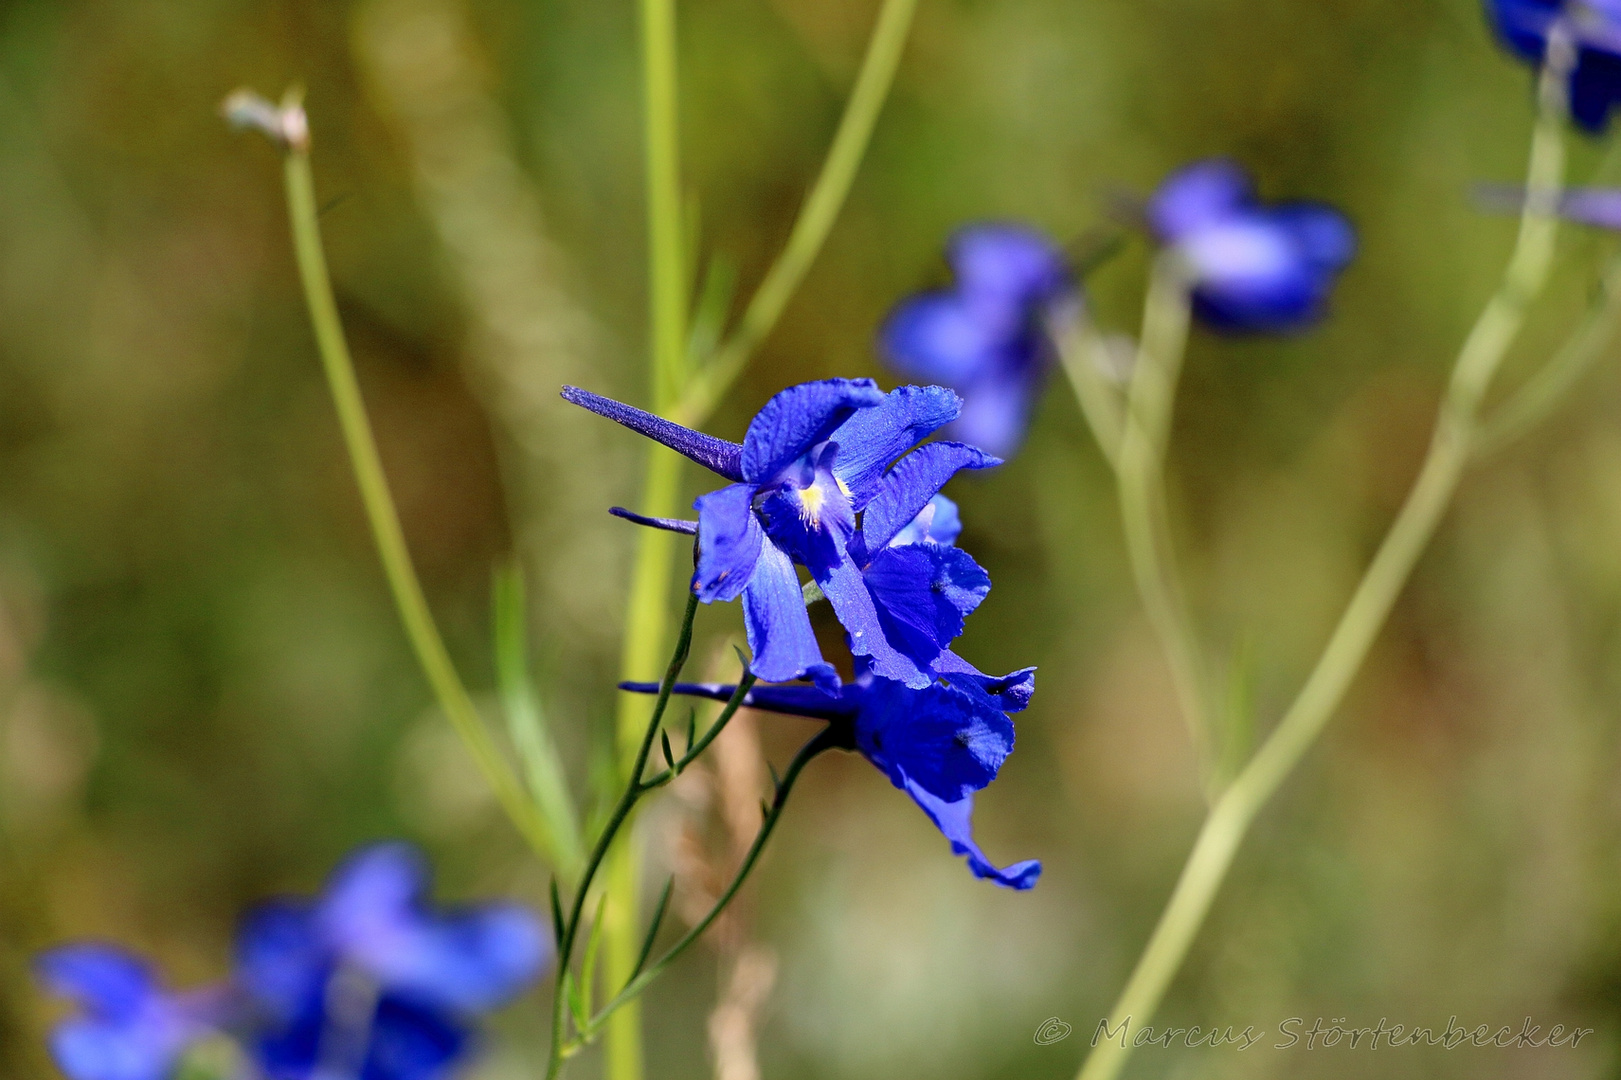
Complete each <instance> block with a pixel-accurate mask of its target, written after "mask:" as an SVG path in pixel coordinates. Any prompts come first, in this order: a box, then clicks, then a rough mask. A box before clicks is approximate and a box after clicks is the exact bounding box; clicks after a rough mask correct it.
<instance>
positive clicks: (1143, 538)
mask: <svg viewBox="0 0 1621 1080" xmlns="http://www.w3.org/2000/svg"><path fill="white" fill-rule="evenodd" d="M1188 318H1189V299H1188V287H1187V282H1186V277H1185V275H1184V273H1183V271H1182V269H1181V266H1180V263H1179V260H1178V259H1177V258H1176V257H1175V256H1174V255H1171V254H1166V255H1162V256H1160V258H1159V260H1158V261H1157V262H1155V264H1154V269H1153V273H1152V276H1151V277H1150V279H1149V284H1148V295H1147V299H1146V300H1145V301H1144V305H1143V328H1142V337H1141V340H1140V342H1139V345H1138V349H1137V364H1136V367H1135V369H1134V370H1133V371H1132V377H1131V394H1130V397H1129V399H1128V400H1127V405H1126V411H1125V416H1124V423H1123V429H1122V432H1121V437H1120V454H1119V458H1118V468H1117V472H1118V473H1119V481H1120V482H1119V492H1120V520H1121V527H1122V529H1123V531H1124V533H1125V539H1126V554H1127V556H1128V558H1129V560H1130V562H1131V571H1132V576H1133V578H1134V579H1135V581H1136V584H1137V592H1138V594H1139V595H1140V596H1141V598H1142V602H1143V610H1144V611H1145V612H1146V613H1147V615H1148V621H1149V623H1150V624H1151V625H1152V626H1153V628H1154V633H1155V634H1156V635H1158V637H1159V640H1160V645H1161V647H1162V648H1163V649H1164V650H1165V657H1166V660H1167V661H1168V662H1169V664H1170V668H1171V678H1172V682H1173V683H1174V685H1175V687H1176V696H1177V702H1178V704H1179V705H1180V706H1181V710H1182V718H1183V720H1184V721H1185V722H1186V724H1187V727H1188V732H1189V735H1190V736H1191V738H1192V739H1193V745H1194V747H1195V748H1196V750H1197V756H1198V759H1199V763H1200V766H1201V768H1202V769H1204V770H1206V772H1207V773H1208V769H1209V768H1210V765H1211V761H1212V756H1211V754H1210V746H1209V743H1210V729H1209V722H1208V720H1207V718H1206V708H1205V702H1206V693H1207V684H1206V681H1205V678H1204V673H1203V663H1202V660H1201V653H1200V648H1199V644H1198V640H1197V636H1196V635H1195V633H1194V630H1193V622H1192V619H1191V618H1190V617H1189V615H1188V607H1187V601H1186V599H1185V597H1184V594H1183V590H1182V584H1181V579H1180V578H1179V577H1178V575H1177V572H1176V560H1175V557H1174V553H1173V551H1172V544H1171V535H1170V521H1169V516H1168V514H1167V512H1166V508H1165V451H1166V446H1167V443H1168V442H1169V436H1170V430H1171V414H1172V411H1173V409H1174V407H1175V402H1176V385H1177V380H1178V377H1179V376H1180V374H1181V371H1182V356H1183V353H1184V352H1185V351H1186V348H1187V339H1188ZM1082 362H1085V361H1084V360H1083V361H1082Z"/></svg>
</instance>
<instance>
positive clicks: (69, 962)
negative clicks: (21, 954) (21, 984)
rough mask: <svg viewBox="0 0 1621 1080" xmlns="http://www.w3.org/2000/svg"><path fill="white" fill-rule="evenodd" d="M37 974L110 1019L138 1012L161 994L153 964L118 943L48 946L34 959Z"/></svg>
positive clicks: (59, 993)
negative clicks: (50, 947) (122, 947)
mask: <svg viewBox="0 0 1621 1080" xmlns="http://www.w3.org/2000/svg"><path fill="white" fill-rule="evenodd" d="M34 974H35V977H37V978H38V979H39V981H40V982H41V983H42V984H44V986H45V988H46V989H47V990H49V991H50V992H51V993H52V994H55V995H57V996H58V997H64V998H68V999H70V1000H72V1001H76V1002H78V1003H79V1004H80V1005H81V1006H83V1007H84V1008H85V1009H86V1010H88V1011H90V1012H91V1013H93V1014H95V1015H97V1016H100V1017H104V1018H106V1019H109V1020H123V1019H127V1018H129V1017H131V1016H134V1015H136V1014H138V1013H139V1012H140V1011H141V1010H142V1009H145V1008H146V1007H147V1006H148V1005H149V1004H150V1003H151V1002H152V1000H153V998H154V997H156V996H157V995H158V987H157V979H156V977H155V976H154V974H153V972H152V967H151V965H150V964H148V963H147V962H146V961H145V960H143V959H141V958H140V957H138V956H135V955H133V954H131V953H129V952H127V951H126V950H124V949H121V948H119V947H118V946H116V945H103V944H99V943H93V942H92V943H84V944H76V945H60V946H58V947H56V948H54V949H48V950H46V951H45V952H42V953H40V954H39V955H38V956H37V957H35V958H34Z"/></svg>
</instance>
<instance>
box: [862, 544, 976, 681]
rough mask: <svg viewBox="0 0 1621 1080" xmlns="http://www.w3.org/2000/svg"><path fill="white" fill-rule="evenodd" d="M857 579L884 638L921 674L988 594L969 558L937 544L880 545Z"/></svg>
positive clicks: (962, 551) (958, 549)
mask: <svg viewBox="0 0 1621 1080" xmlns="http://www.w3.org/2000/svg"><path fill="white" fill-rule="evenodd" d="M863 576H864V577H865V579H866V583H867V590H868V592H869V593H870V594H871V595H872V600H873V604H874V605H875V606H876V607H877V610H878V620H879V624H880V625H881V626H882V627H883V628H884V636H885V639H886V640H887V641H889V643H890V644H891V645H893V646H895V648H897V649H899V650H900V651H901V652H902V653H904V654H906V656H907V657H908V658H909V659H910V660H911V661H912V662H913V663H914V664H916V665H917V666H918V668H919V669H921V670H924V671H927V670H928V669H929V668H930V667H931V666H933V664H934V662H935V660H936V659H938V657H939V656H940V651H941V650H942V649H944V648H945V647H946V645H948V644H950V643H951V641H952V640H954V639H955V638H956V637H957V636H958V635H960V634H961V633H962V627H963V620H964V619H965V618H966V617H967V616H968V614H969V613H970V612H972V611H973V610H974V609H975V608H976V607H978V606H979V604H980V602H981V601H982V600H984V599H985V596H986V595H987V594H988V593H989V592H990V591H991V579H990V575H988V574H986V573H985V571H984V569H982V568H981V567H980V565H979V564H978V563H977V562H975V561H974V559H973V556H971V555H969V554H968V553H967V552H966V551H964V550H962V549H961V548H955V547H944V546H942V545H940V544H907V545H903V546H900V547H886V548H884V549H883V550H882V551H880V552H879V553H878V555H877V557H875V558H874V559H873V561H872V563H871V565H869V566H868V567H867V568H866V570H865V571H863Z"/></svg>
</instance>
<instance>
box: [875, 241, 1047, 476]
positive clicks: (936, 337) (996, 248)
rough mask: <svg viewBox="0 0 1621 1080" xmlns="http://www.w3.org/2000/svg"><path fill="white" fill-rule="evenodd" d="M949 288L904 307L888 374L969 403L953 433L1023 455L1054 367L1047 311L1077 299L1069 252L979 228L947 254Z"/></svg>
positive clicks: (884, 348) (890, 338)
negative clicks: (1033, 413)
mask: <svg viewBox="0 0 1621 1080" xmlns="http://www.w3.org/2000/svg"><path fill="white" fill-rule="evenodd" d="M946 259H947V261H948V262H949V263H950V265H951V268H952V272H953V274H954V275H955V282H954V284H953V286H952V287H951V288H949V289H942V290H936V291H931V292H925V293H922V294H920V295H918V296H914V297H912V298H910V299H908V300H904V301H902V302H901V303H900V304H899V305H898V306H897V307H896V308H895V310H894V311H893V312H891V313H890V316H889V318H888V319H887V320H886V321H885V323H884V325H883V327H882V329H880V331H879V334H878V344H879V350H880V352H881V353H882V354H883V356H884V358H885V359H886V360H887V362H888V363H889V365H890V366H891V367H893V368H894V369H895V370H896V371H898V372H900V373H901V374H902V375H905V376H907V377H909V378H917V379H924V380H927V381H929V382H938V383H943V384H944V385H946V386H949V387H951V388H952V389H954V390H956V391H957V392H958V393H959V394H961V395H962V397H963V409H962V415H961V416H959V417H958V418H957V420H956V421H955V423H954V424H953V425H952V428H951V434H952V435H954V436H955V437H957V438H960V439H962V440H963V441H965V442H968V443H972V444H973V445H975V446H982V447H984V448H985V449H986V450H988V451H990V452H991V453H993V454H998V455H1001V456H1004V457H1005V456H1007V455H1009V454H1011V453H1013V452H1014V451H1015V450H1017V449H1018V447H1019V444H1020V442H1022V441H1023V439H1024V429H1025V426H1026V424H1027V423H1028V422H1029V419H1030V410H1031V408H1032V406H1033V404H1034V402H1035V398H1036V394H1037V392H1038V391H1039V390H1040V388H1041V383H1042V380H1043V378H1044V377H1045V375H1046V372H1047V368H1048V366H1049V364H1050V363H1051V360H1052V347H1051V345H1050V344H1049V342H1048V340H1047V335H1046V332H1045V331H1044V329H1043V326H1042V322H1043V314H1044V312H1045V311H1046V310H1047V308H1048V306H1049V305H1051V304H1053V303H1054V302H1055V301H1058V300H1059V299H1061V298H1063V297H1066V296H1068V295H1070V294H1071V292H1072V285H1071V280H1070V274H1069V269H1068V267H1067V266H1066V264H1065V260H1064V253H1063V251H1062V250H1061V249H1060V248H1059V247H1058V245H1057V244H1055V243H1053V242H1052V241H1051V240H1050V239H1048V238H1047V237H1046V236H1044V235H1042V234H1041V233H1039V232H1037V231H1035V230H1034V229H1029V228H1026V227H1024V226H1020V225H1009V224H988V225H971V226H968V227H967V228H964V229H961V230H960V231H958V232H957V233H956V234H955V235H954V236H952V238H951V239H950V241H949V242H948V243H947V245H946Z"/></svg>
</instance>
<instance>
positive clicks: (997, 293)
mask: <svg viewBox="0 0 1621 1080" xmlns="http://www.w3.org/2000/svg"><path fill="white" fill-rule="evenodd" d="M946 247H947V254H946V257H947V259H948V260H949V261H950V263H951V269H952V271H953V272H954V273H955V274H956V278H957V291H958V292H960V293H963V294H968V295H973V296H975V297H977V298H988V297H995V298H998V299H1006V300H1009V301H1011V302H1013V303H1017V304H1028V303H1032V302H1038V301H1041V300H1044V299H1046V298H1048V297H1050V296H1052V295H1054V294H1055V293H1057V292H1059V291H1061V290H1063V289H1064V288H1066V287H1067V285H1068V282H1069V271H1068V268H1067V266H1066V264H1065V259H1064V252H1063V249H1062V248H1060V247H1059V246H1058V245H1057V244H1056V243H1054V242H1053V241H1052V239H1051V238H1050V237H1048V236H1047V235H1045V234H1044V233H1042V232H1039V231H1038V230H1036V229H1032V228H1029V227H1028V226H1024V225H1014V224H1009V223H993V224H982V225H970V226H968V227H967V228H964V229H961V230H959V231H958V232H957V233H956V235H954V236H953V237H952V238H951V240H950V242H949V243H948V244H947V246H946Z"/></svg>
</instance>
